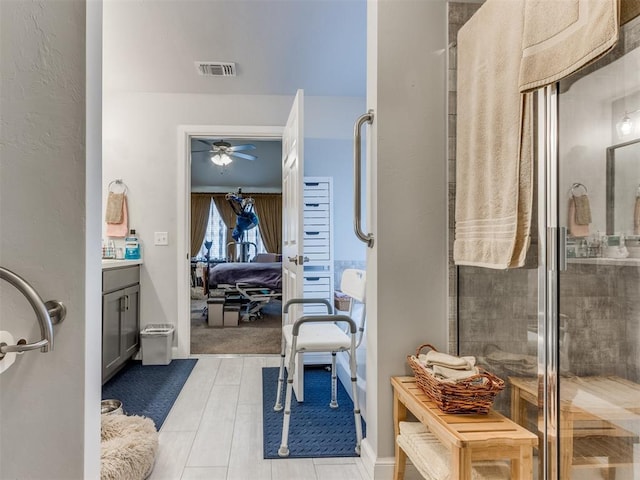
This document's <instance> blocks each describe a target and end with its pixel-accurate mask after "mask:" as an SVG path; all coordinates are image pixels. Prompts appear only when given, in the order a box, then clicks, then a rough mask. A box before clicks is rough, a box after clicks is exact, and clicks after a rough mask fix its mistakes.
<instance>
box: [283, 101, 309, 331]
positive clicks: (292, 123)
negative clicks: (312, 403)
mask: <svg viewBox="0 0 640 480" xmlns="http://www.w3.org/2000/svg"><path fill="white" fill-rule="evenodd" d="M303 108H304V93H303V91H302V90H298V92H297V93H296V97H295V99H294V100H293V106H292V107H291V112H290V113H289V118H288V119H287V124H286V125H285V128H284V134H283V136H282V243H283V245H282V301H283V304H284V303H285V302H287V301H288V300H289V299H291V298H302V297H303V296H304V292H303V268H304V267H303V266H302V264H303V256H302V253H303V252H302V249H303V245H302V242H303V234H304V233H303V229H302V222H303V208H302V195H303V190H302V189H303V187H302V178H303V176H304V157H303V155H304V152H303V141H304V139H303V128H304V127H303ZM301 312H302V309H301V308H298V307H296V308H292V309H291V310H289V318H290V319H293V318H296V317H297V316H298V315H299V314H300V313H301Z"/></svg>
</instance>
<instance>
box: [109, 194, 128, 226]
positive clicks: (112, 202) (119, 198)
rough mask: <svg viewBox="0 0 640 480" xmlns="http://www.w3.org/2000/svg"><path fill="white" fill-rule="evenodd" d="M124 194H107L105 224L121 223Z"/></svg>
mask: <svg viewBox="0 0 640 480" xmlns="http://www.w3.org/2000/svg"><path fill="white" fill-rule="evenodd" d="M123 201H124V193H114V192H109V196H108V197H107V212H106V214H105V221H106V222H107V223H122V202H123Z"/></svg>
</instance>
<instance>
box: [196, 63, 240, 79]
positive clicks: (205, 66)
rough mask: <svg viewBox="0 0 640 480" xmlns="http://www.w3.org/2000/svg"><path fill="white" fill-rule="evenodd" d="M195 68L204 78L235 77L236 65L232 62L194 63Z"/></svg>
mask: <svg viewBox="0 0 640 480" xmlns="http://www.w3.org/2000/svg"><path fill="white" fill-rule="evenodd" d="M196 68H197V69H198V73H199V74H200V75H203V76H205V77H235V76H236V64H235V63H233V62H196Z"/></svg>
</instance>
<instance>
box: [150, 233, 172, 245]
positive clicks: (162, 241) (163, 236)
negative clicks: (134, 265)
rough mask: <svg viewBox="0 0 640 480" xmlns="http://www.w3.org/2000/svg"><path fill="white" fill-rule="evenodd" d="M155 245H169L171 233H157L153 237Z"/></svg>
mask: <svg viewBox="0 0 640 480" xmlns="http://www.w3.org/2000/svg"><path fill="white" fill-rule="evenodd" d="M153 244H154V245H169V232H155V233H154V235H153Z"/></svg>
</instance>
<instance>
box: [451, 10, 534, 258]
mask: <svg viewBox="0 0 640 480" xmlns="http://www.w3.org/2000/svg"><path fill="white" fill-rule="evenodd" d="M523 12H524V5H523V1H522V0H510V1H504V0H487V2H485V4H484V5H483V6H482V7H481V8H480V9H479V10H478V11H477V12H476V13H475V15H474V16H473V17H471V19H470V20H469V21H468V22H467V23H466V24H465V25H464V26H463V27H462V28H461V29H460V32H459V33H458V88H457V90H458V94H457V95H458V96H457V105H458V111H457V120H458V122H457V146H456V157H457V159H456V206H455V218H456V232H455V242H454V253H453V255H454V261H455V263H456V264H457V265H473V266H481V267H488V268H498V269H504V268H509V267H519V266H522V265H524V261H525V256H526V252H527V249H528V247H529V242H530V239H529V235H530V228H531V208H532V192H533V188H532V179H533V175H532V165H533V162H532V154H531V126H532V122H531V118H532V111H533V110H532V98H531V95H526V96H522V95H521V94H520V91H519V88H518V78H519V72H520V59H521V53H520V51H521V48H520V46H521V44H522V26H523ZM498 25H499V26H500V28H497V26H498Z"/></svg>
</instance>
